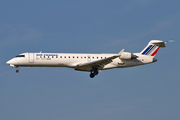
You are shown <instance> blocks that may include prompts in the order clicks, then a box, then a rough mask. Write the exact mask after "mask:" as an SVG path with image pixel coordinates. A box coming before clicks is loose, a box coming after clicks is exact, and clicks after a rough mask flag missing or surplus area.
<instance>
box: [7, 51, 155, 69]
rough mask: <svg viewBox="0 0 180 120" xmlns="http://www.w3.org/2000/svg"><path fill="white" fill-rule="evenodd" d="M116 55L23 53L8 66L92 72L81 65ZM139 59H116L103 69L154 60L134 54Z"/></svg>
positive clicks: (9, 62) (135, 64)
mask: <svg viewBox="0 0 180 120" xmlns="http://www.w3.org/2000/svg"><path fill="white" fill-rule="evenodd" d="M113 55H115V54H75V53H22V54H20V55H19V56H17V57H15V58H13V59H11V60H9V61H8V62H7V64H9V65H10V66H12V67H14V66H17V67H19V66H24V67H69V68H74V69H75V70H80V71H91V70H92V68H88V67H87V68H81V67H79V65H81V64H85V63H90V62H93V61H98V60H102V59H106V58H108V57H111V56H113ZM134 55H137V56H138V58H137V59H130V60H125V59H120V58H119V57H118V58H116V59H114V60H113V61H112V62H111V63H109V64H107V65H105V66H104V67H103V68H102V69H98V70H106V69H112V68H124V67H133V66H138V65H144V64H148V63H152V62H154V61H153V58H151V57H149V56H146V55H141V54H139V53H134Z"/></svg>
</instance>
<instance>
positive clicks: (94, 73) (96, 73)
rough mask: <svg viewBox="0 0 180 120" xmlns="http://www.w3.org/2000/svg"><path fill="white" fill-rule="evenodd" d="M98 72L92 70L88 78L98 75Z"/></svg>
mask: <svg viewBox="0 0 180 120" xmlns="http://www.w3.org/2000/svg"><path fill="white" fill-rule="evenodd" d="M98 73H99V72H98V70H97V69H94V70H91V73H90V77H91V78H94V76H95V75H98Z"/></svg>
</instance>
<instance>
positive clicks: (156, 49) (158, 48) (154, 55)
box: [151, 47, 160, 56]
mask: <svg viewBox="0 0 180 120" xmlns="http://www.w3.org/2000/svg"><path fill="white" fill-rule="evenodd" d="M159 48H160V47H158V48H157V49H156V50H155V51H154V53H153V54H152V55H151V56H155V55H156V53H157V52H158V50H159Z"/></svg>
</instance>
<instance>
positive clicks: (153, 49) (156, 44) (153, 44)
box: [140, 40, 172, 57]
mask: <svg viewBox="0 0 180 120" xmlns="http://www.w3.org/2000/svg"><path fill="white" fill-rule="evenodd" d="M167 42H172V41H160V40H151V41H150V42H149V44H148V45H147V46H146V47H145V48H144V49H143V50H142V51H141V52H140V53H141V54H142V55H148V56H152V57H154V56H155V55H156V53H157V52H158V50H159V48H160V47H166V46H165V44H166V43H167Z"/></svg>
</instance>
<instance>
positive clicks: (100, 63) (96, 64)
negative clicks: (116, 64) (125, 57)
mask: <svg viewBox="0 0 180 120" xmlns="http://www.w3.org/2000/svg"><path fill="white" fill-rule="evenodd" d="M123 51H124V49H122V50H121V51H120V52H119V53H118V54H117V55H114V56H112V57H108V58H105V59H102V60H97V61H93V62H89V63H84V64H78V65H77V67H78V68H77V69H76V70H87V69H90V70H91V69H92V68H97V69H102V68H103V67H104V66H105V65H107V64H109V63H111V62H112V60H113V59H115V58H117V57H120V56H121V54H122V53H123Z"/></svg>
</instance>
